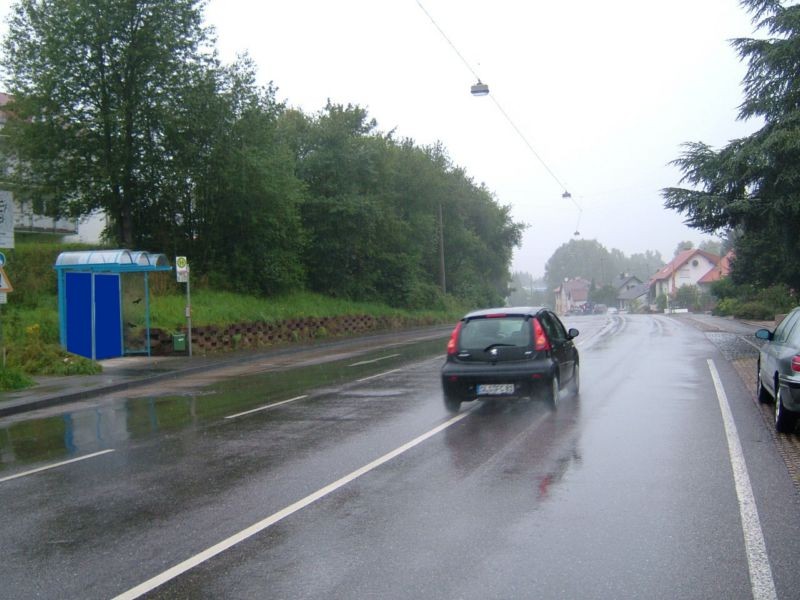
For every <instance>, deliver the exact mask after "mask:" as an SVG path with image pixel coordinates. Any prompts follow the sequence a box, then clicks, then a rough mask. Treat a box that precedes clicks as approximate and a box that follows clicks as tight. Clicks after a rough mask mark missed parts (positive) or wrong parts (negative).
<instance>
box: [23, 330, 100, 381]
mask: <svg viewBox="0 0 800 600" xmlns="http://www.w3.org/2000/svg"><path fill="white" fill-rule="evenodd" d="M8 365H9V366H10V367H12V368H13V369H17V370H19V371H22V372H25V373H27V374H30V375H93V374H95V373H100V372H101V371H102V370H103V368H102V367H101V366H100V364H99V363H97V362H95V361H93V360H90V359H88V358H84V357H82V356H77V355H75V354H71V353H69V352H66V351H65V350H63V349H62V348H61V346H59V345H58V344H53V343H48V342H46V341H44V340H43V339H42V336H41V331H40V329H39V325H30V326H28V327H26V328H25V339H24V341H22V343H16V344H15V345H14V346H13V347H12V348H11V349H10V350H9V352H8Z"/></svg>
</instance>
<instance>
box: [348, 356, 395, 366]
mask: <svg viewBox="0 0 800 600" xmlns="http://www.w3.org/2000/svg"><path fill="white" fill-rule="evenodd" d="M395 356H400V355H399V354H389V355H388V356H381V357H380V358H373V359H372V360H362V361H361V362H357V363H353V364H352V365H347V366H348V367H360V366H361V365H369V364H372V363H376V362H380V361H382V360H386V359H387V358H394V357H395Z"/></svg>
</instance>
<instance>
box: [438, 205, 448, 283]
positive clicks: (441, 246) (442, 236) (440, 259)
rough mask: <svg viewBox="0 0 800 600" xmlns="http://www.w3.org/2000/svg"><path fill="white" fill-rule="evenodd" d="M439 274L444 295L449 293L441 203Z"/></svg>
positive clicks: (440, 207) (440, 206)
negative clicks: (445, 266)
mask: <svg viewBox="0 0 800 600" xmlns="http://www.w3.org/2000/svg"><path fill="white" fill-rule="evenodd" d="M439 273H440V274H441V277H442V294H446V293H447V285H446V281H445V276H444V217H443V216H442V203H441V202H439Z"/></svg>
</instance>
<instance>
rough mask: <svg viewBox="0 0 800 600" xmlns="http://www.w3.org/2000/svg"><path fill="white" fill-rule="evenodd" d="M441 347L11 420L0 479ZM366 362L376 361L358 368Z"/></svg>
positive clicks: (439, 342)
mask: <svg viewBox="0 0 800 600" xmlns="http://www.w3.org/2000/svg"><path fill="white" fill-rule="evenodd" d="M446 341H447V338H446V337H443V338H437V339H434V340H426V341H423V342H412V343H409V344H404V345H392V347H391V349H387V348H384V349H382V350H381V351H380V352H375V353H372V354H367V355H361V356H360V357H357V358H353V357H349V358H347V359H344V360H338V361H333V362H329V363H323V364H318V365H304V366H300V367H289V368H284V369H281V370H275V371H268V372H263V373H258V374H254V375H249V376H246V377H242V376H237V377H233V378H230V379H221V380H219V381H217V382H215V383H212V384H210V385H203V386H202V387H197V388H192V387H190V386H189V387H185V389H183V390H182V391H181V392H180V393H178V394H176V393H172V394H167V395H162V394H157V395H153V396H150V397H138V398H124V399H120V400H118V401H115V402H110V403H108V404H105V405H103V406H97V407H93V408H87V409H81V410H76V411H73V412H69V413H64V414H61V415H58V416H54V417H47V418H41V419H31V420H24V421H17V422H13V423H10V424H9V425H7V426H4V427H0V473H2V472H3V471H5V470H6V469H8V468H9V467H10V466H11V465H13V464H15V463H16V464H17V465H19V464H20V463H34V462H42V461H53V460H60V459H63V458H68V457H70V456H72V455H78V454H87V453H90V452H95V451H98V450H102V449H105V448H108V447H111V446H113V445H114V444H116V443H118V442H119V441H122V440H128V439H142V438H145V437H147V436H150V435H154V434H156V433H159V432H165V431H177V430H180V429H182V428H184V427H189V426H196V425H202V424H205V423H210V422H215V421H218V420H220V419H222V418H223V417H225V416H228V415H232V414H236V413H240V412H245V411H247V410H251V409H253V408H258V407H261V406H264V405H266V404H271V403H274V402H280V401H282V400H287V399H289V398H293V397H296V396H300V395H303V394H306V393H308V392H309V391H311V390H314V389H317V388H322V387H330V386H335V385H340V384H343V383H345V382H349V381H355V380H357V379H361V378H364V377H369V376H371V375H376V374H379V373H383V372H386V371H391V370H393V369H397V368H400V367H401V366H403V365H405V364H408V363H413V362H416V361H419V360H423V359H426V358H431V357H434V356H437V355H441V356H442V357H443V355H444V348H445V345H446ZM390 355H391V356H390ZM372 358H374V359H381V360H377V361H375V362H365V361H368V360H370V359H372ZM354 363H360V364H355V365H354ZM350 365H354V366H350ZM165 385H166V384H165Z"/></svg>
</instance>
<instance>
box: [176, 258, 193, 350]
mask: <svg viewBox="0 0 800 600" xmlns="http://www.w3.org/2000/svg"><path fill="white" fill-rule="evenodd" d="M175 267H176V269H175V273H176V275H177V276H178V283H185V284H186V331H187V337H188V338H189V339H188V340H187V341H188V343H189V345H188V348H189V358H191V357H192V292H191V284H190V283H189V261H187V260H186V257H185V256H176V257H175Z"/></svg>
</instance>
